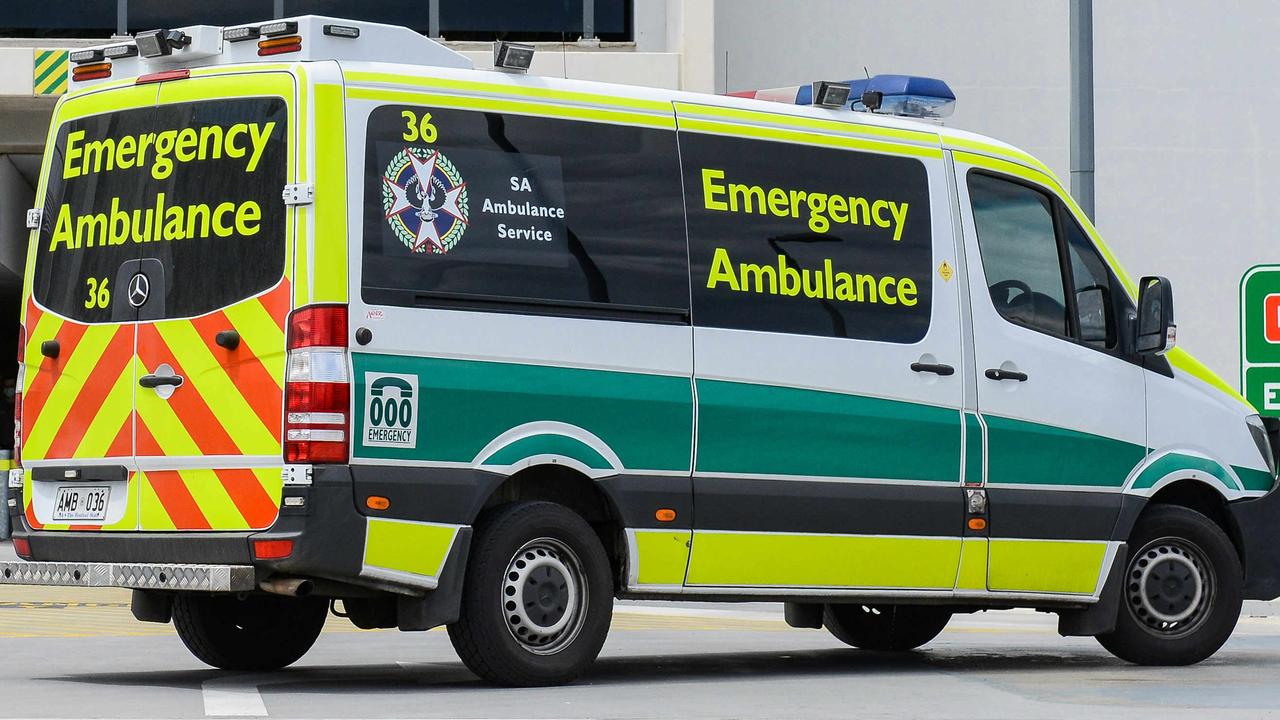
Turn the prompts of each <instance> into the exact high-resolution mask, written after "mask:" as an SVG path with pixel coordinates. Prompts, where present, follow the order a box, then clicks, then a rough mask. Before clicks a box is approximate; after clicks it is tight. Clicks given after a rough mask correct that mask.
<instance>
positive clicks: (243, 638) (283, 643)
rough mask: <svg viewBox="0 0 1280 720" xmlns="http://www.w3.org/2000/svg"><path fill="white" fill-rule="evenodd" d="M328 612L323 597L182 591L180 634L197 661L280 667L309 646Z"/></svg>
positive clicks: (176, 607)
mask: <svg viewBox="0 0 1280 720" xmlns="http://www.w3.org/2000/svg"><path fill="white" fill-rule="evenodd" d="M328 612H329V604H328V601H326V600H324V599H323V598H301V599H300V598H287V597H276V596H271V595H250V596H248V597H245V598H239V597H236V596H234V595H194V594H186V593H184V594H180V595H178V596H177V597H176V598H174V600H173V624H174V627H176V628H177V630H178V637H179V638H181V639H182V643H183V644H184V645H186V646H187V649H188V650H190V651H191V654H192V655H195V656H196V658H198V659H199V660H200V661H201V662H204V663H206V664H208V665H212V666H213V667H216V668H220V669H222V670H278V669H280V668H282V667H285V666H287V665H292V664H293V663H294V662H296V661H297V660H298V659H299V658H301V657H302V656H303V655H305V654H306V653H307V651H308V650H310V649H311V646H312V645H314V644H315V641H316V638H317V637H319V636H320V629H321V628H322V627H324V621H325V617H326V616H327V615H328Z"/></svg>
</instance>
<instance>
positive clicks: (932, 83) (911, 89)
mask: <svg viewBox="0 0 1280 720" xmlns="http://www.w3.org/2000/svg"><path fill="white" fill-rule="evenodd" d="M851 84H852V86H853V88H852V92H851V93H849V96H850V97H851V98H853V102H852V103H850V108H851V109H853V110H860V111H867V110H869V108H867V107H866V105H864V104H863V102H862V97H863V95H864V94H865V93H880V107H879V108H876V109H874V110H873V112H880V113H885V114H888V115H902V116H906V117H918V118H944V117H947V116H949V115H950V114H951V113H952V111H954V110H955V106H956V94H955V93H954V92H952V91H951V88H950V87H947V84H946V83H945V82H943V81H941V80H936V79H934V78H927V77H920V76H918V75H876V76H875V77H873V78H871V79H869V80H855V81H854V82H853V83H851Z"/></svg>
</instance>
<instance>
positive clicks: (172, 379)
mask: <svg viewBox="0 0 1280 720" xmlns="http://www.w3.org/2000/svg"><path fill="white" fill-rule="evenodd" d="M138 384H139V385H141V386H142V387H144V388H158V387H160V386H162V385H171V386H173V387H178V386H180V385H182V376H181V375H143V376H142V377H140V378H138Z"/></svg>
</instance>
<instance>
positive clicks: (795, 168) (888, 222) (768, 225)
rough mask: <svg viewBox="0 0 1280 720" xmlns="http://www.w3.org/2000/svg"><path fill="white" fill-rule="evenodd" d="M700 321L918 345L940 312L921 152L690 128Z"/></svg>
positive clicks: (685, 155) (693, 263)
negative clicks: (907, 154) (826, 144)
mask: <svg viewBox="0 0 1280 720" xmlns="http://www.w3.org/2000/svg"><path fill="white" fill-rule="evenodd" d="M680 158H681V163H682V165H683V169H684V188H685V211H686V215H687V217H688V225H689V258H690V259H689V267H690V273H691V274H692V288H693V322H694V324H695V325H697V326H700V327H714V328H727V329H732V330H751V331H756V332H776V333H789V334H793V335H812V336H818V337H832V338H848V339H854V340H874V341H877V342H893V343H915V342H919V341H920V340H921V338H923V337H925V335H926V334H927V333H928V331H929V323H930V319H931V313H932V308H933V285H932V283H933V266H934V264H935V263H934V262H933V235H932V229H931V228H932V224H931V222H930V217H929V210H930V208H929V176H928V170H927V168H926V166H925V165H924V163H922V162H921V161H920V160H918V159H916V158H913V157H904V156H898V155H890V154H879V153H870V152H855V151H850V150H837V149H832V148H825V147H812V146H808V145H801V144H791V143H781V142H773V141H767V140H754V139H747V138H736V137H726V136H721V135H709V134H702V133H693V132H689V133H683V132H682V133H681V135H680Z"/></svg>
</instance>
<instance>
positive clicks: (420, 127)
mask: <svg viewBox="0 0 1280 720" xmlns="http://www.w3.org/2000/svg"><path fill="white" fill-rule="evenodd" d="M427 116H429V118H428V117H427ZM410 118H412V119H413V124H414V127H415V129H413V130H409V129H407V123H409V119H410ZM424 119H425V122H424ZM365 158H366V163H365V210H364V212H365V218H364V280H363V285H364V288H363V296H364V299H365V301H366V302H370V303H378V304H390V305H414V304H418V305H444V306H456V305H457V304H458V303H462V304H464V305H469V306H471V307H480V308H483V307H485V305H484V304H485V303H497V304H496V305H492V306H493V307H511V306H512V304H515V305H524V306H528V307H529V308H531V309H532V308H536V307H540V306H543V307H545V306H547V305H552V306H556V305H558V306H561V309H559V310H555V311H556V312H565V313H573V312H575V310H573V308H587V309H606V310H607V309H612V310H617V311H619V312H624V311H625V312H630V311H633V310H634V311H637V314H635V315H633V317H636V318H643V317H645V316H644V314H643V313H644V312H651V313H658V314H663V313H668V314H672V313H674V314H675V315H676V316H677V317H679V318H683V316H684V314H685V312H686V311H687V308H688V303H689V287H688V272H687V253H686V249H685V235H684V218H683V215H682V213H681V202H682V201H681V197H680V173H679V161H678V157H677V150H676V144H675V133H674V132H671V131H667V130H655V129H648V128H637V127H625V126H618V125H605V124H601V123H584V122H574V121H568V120H550V119H546V118H535V117H524V116H518V115H500V114H496V113H478V112H468V111H461V110H444V109H438V108H423V107H407V106H395V107H391V106H388V107H380V108H377V109H376V110H374V111H373V113H372V114H371V115H370V116H369V126H368V144H367V147H366V155H365ZM585 311H586V310H584V312H585Z"/></svg>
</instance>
